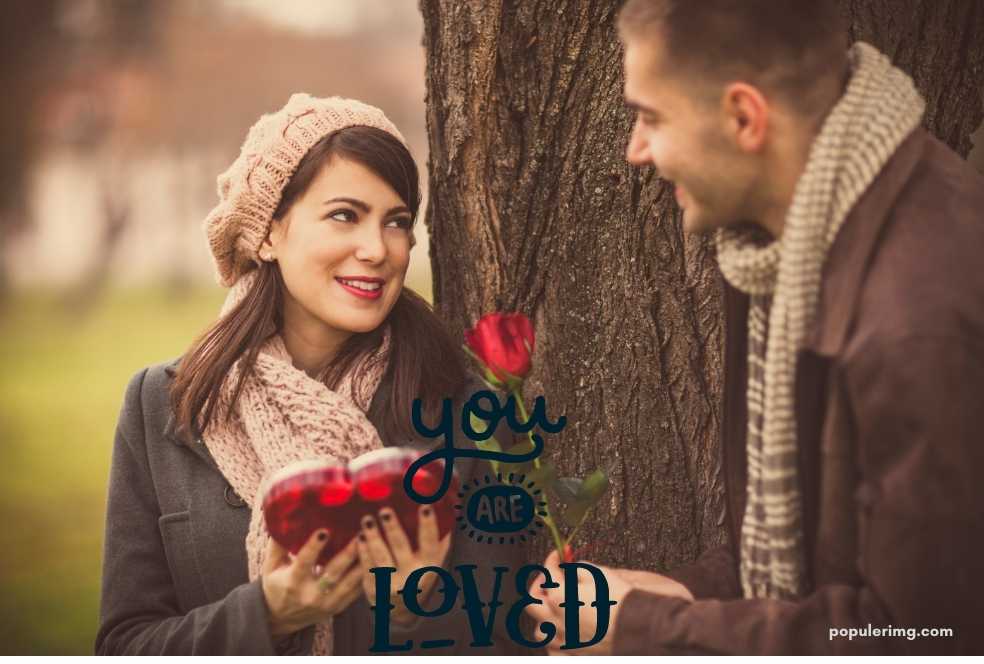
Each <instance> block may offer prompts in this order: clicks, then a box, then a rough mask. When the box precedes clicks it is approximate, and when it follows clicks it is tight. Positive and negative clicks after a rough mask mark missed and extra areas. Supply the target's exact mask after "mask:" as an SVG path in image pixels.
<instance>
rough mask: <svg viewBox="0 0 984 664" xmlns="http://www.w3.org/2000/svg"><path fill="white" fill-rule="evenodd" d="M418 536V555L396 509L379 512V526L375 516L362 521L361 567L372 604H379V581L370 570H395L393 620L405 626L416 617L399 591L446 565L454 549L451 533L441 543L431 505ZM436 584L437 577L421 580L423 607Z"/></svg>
mask: <svg viewBox="0 0 984 664" xmlns="http://www.w3.org/2000/svg"><path fill="white" fill-rule="evenodd" d="M380 526H381V527H382V530H383V532H384V533H385V534H386V540H383V538H382V536H381V535H380V534H379V529H380ZM417 535H418V537H419V542H418V544H419V546H418V547H417V551H416V552H414V551H413V550H412V549H411V548H410V541H409V539H407V534H406V532H405V531H404V530H403V527H402V526H401V525H400V521H399V519H397V517H396V514H395V513H394V512H393V510H392V509H390V508H388V507H384V508H383V509H381V510H379V521H378V522H377V521H376V519H374V518H373V517H371V516H366V517H364V518H363V519H362V534H361V535H359V537H358V538H357V539H358V552H359V563H360V565H361V567H362V575H363V576H362V587H363V589H364V590H365V593H366V597H367V598H368V599H369V604H370V605H373V604H375V603H376V577H375V575H373V573H372V572H370V571H369V570H370V569H372V568H373V567H395V568H396V572H394V573H393V576H392V581H391V585H390V604H393V605H394V606H395V607H396V608H394V609H393V613H392V618H393V620H394V621H395V622H398V623H402V624H404V625H406V624H409V623H411V622H412V621H413V619H414V615H413V614H412V613H411V612H410V611H409V609H407V606H406V604H405V603H404V602H403V600H402V598H401V596H400V595H399V594H398V591H399V590H401V589H402V588H403V586H404V584H406V582H407V577H409V576H410V575H411V574H412V573H413V572H414V570H417V569H419V568H421V567H430V566H437V567H440V566H442V565H444V560H445V558H446V557H447V554H448V549H450V548H451V533H450V532H448V534H447V535H445V536H444V539H443V540H439V539H438V537H439V535H438V529H437V515H436V514H435V513H434V509H433V508H432V507H431V506H430V505H423V506H421V508H420V512H419V521H418V526H417ZM387 542H388V543H389V545H388V546H387ZM435 581H436V577H435V575H434V574H425V575H424V577H423V578H422V579H421V580H420V590H421V593H420V595H419V596H418V597H419V600H418V601H419V602H420V604H421V606H424V603H425V602H426V601H427V598H428V597H429V596H430V592H431V590H432V589H433V587H434V583H435Z"/></svg>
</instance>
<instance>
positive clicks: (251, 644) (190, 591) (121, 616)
mask: <svg viewBox="0 0 984 664" xmlns="http://www.w3.org/2000/svg"><path fill="white" fill-rule="evenodd" d="M177 362H178V360H174V361H172V362H168V363H164V364H158V365H155V366H151V367H148V368H146V369H143V370H141V371H139V372H138V373H137V374H136V375H135V376H133V378H132V379H131V380H130V383H129V385H128V386H127V388H126V395H125V397H124V402H123V407H122V410H121V412H120V417H119V422H118V425H117V428H116V435H115V441H114V444H113V452H112V464H111V468H110V476H109V490H108V500H107V515H106V538H105V544H104V558H103V576H102V597H101V604H100V616H99V630H98V633H97V635H96V641H95V652H96V654H100V655H109V654H161V655H163V654H196V655H205V654H216V655H233V654H243V655H270V654H310V652H311V646H312V643H313V638H314V627H313V626H309V627H307V628H306V629H303V630H301V631H299V632H295V633H294V634H293V635H292V636H291V637H290V638H288V639H285V640H282V641H278V642H275V641H274V639H272V638H271V635H270V629H269V623H268V619H269V609H268V608H267V604H266V600H265V597H264V595H263V589H262V586H261V584H260V580H259V579H256V580H254V581H252V582H250V581H249V580H248V576H247V562H246V550H245V544H244V542H245V537H246V531H247V529H248V526H249V516H250V510H249V509H248V507H247V506H246V505H245V504H244V503H243V501H242V500H241V499H240V498H239V497H238V496H237V495H236V494H235V492H234V491H233V489H232V487H231V486H230V485H229V483H228V482H227V481H226V480H225V478H224V477H223V476H222V473H221V472H220V471H219V469H218V467H217V466H216V464H215V461H214V460H213V459H212V457H211V455H210V454H209V452H208V449H207V448H206V446H205V445H204V444H202V443H200V442H199V439H191V440H189V439H184V438H182V437H180V436H178V435H177V434H176V433H175V420H174V415H173V413H172V410H171V408H170V404H169V400H168V390H169V387H170V384H171V380H172V378H173V373H174V370H175V368H176V366H177ZM386 388H387V381H386V379H384V382H383V384H382V385H381V386H380V389H379V390H378V392H377V395H376V399H379V398H381V395H385V394H386V393H387V389H386ZM479 389H482V383H481V382H479V381H477V380H474V381H472V382H470V384H468V386H467V389H465V390H463V391H462V393H461V394H459V395H457V396H453V395H448V396H451V397H452V398H453V400H454V413H455V426H456V428H455V432H456V433H458V434H459V438H460V433H459V432H460V431H461V429H460V422H459V419H460V412H461V405H462V403H463V401H465V400H467V399H468V398H469V397H470V396H471V394H473V393H474V392H475V391H477V390H479ZM374 410H377V409H375V408H370V413H372V412H373V411H374ZM375 424H377V426H378V422H377V423H375ZM496 435H497V436H499V432H497V434H496ZM384 442H385V443H386V444H387V445H389V444H391V443H390V442H389V441H384ZM421 442H423V441H421ZM430 442H431V443H432V444H433V443H435V442H437V441H430ZM458 444H460V443H458ZM455 467H456V468H457V470H458V473H459V476H460V478H461V480H462V481H467V479H468V478H469V477H471V476H472V475H473V474H475V473H482V474H484V473H487V472H491V471H490V470H489V468H488V465H487V463H486V462H485V461H475V460H473V459H460V460H458V461H457V463H456V465H455ZM451 547H452V548H451V554H450V558H451V559H450V562H449V563H448V565H447V567H446V568H447V569H451V568H453V567H454V566H455V565H460V564H468V563H471V564H475V565H477V566H478V569H477V570H476V578H477V580H478V582H479V588H480V589H481V592H482V593H483V597H485V598H487V597H488V592H489V589H491V587H492V582H493V581H492V578H493V577H492V575H493V571H492V568H493V566H494V565H500V566H501V565H505V566H508V567H509V569H510V574H509V575H507V576H505V577H503V580H502V587H501V595H500V601H501V602H503V605H502V607H501V608H500V609H499V612H498V614H497V616H496V631H495V633H494V634H493V637H492V641H493V644H494V645H493V646H492V647H483V648H472V647H470V645H469V644H470V643H471V642H472V637H471V632H470V629H469V625H468V622H467V617H466V614H465V612H464V611H463V610H461V608H460V602H457V603H456V604H457V606H455V607H454V608H453V609H452V611H451V612H449V613H447V614H445V615H443V616H440V617H437V618H429V619H420V620H418V622H417V624H416V625H414V626H413V627H412V628H407V629H401V628H400V627H399V626H397V625H396V624H394V623H392V622H391V624H390V634H391V637H390V641H391V643H393V644H402V643H404V642H406V641H407V640H408V639H409V640H412V641H413V642H414V649H413V650H411V651H407V652H401V653H399V654H420V652H421V651H420V650H418V648H419V644H420V642H421V641H424V640H427V639H453V640H454V642H455V643H454V645H453V646H451V647H445V648H436V649H430V650H426V651H424V652H426V653H427V654H452V653H453V654H513V653H516V654H519V652H520V651H519V649H518V646H516V645H515V644H514V642H513V641H511V640H510V639H509V637H508V636H507V634H506V633H505V628H504V618H505V612H506V611H507V610H508V608H509V607H510V606H512V604H513V602H514V601H515V598H516V592H515V588H514V587H513V583H512V578H513V577H512V573H514V572H515V570H516V569H517V568H519V567H520V566H522V565H523V564H524V563H525V562H526V560H525V559H524V558H525V555H524V553H523V549H522V548H520V547H519V546H518V545H509V544H508V543H507V544H505V545H499V544H488V543H478V542H476V541H474V540H472V539H470V538H468V537H465V536H464V534H463V533H462V532H461V531H460V530H457V529H456V530H455V531H454V535H453V536H452V545H451ZM454 576H455V577H457V575H456V574H454ZM372 622H373V621H372V612H371V609H370V607H369V604H368V602H367V601H366V598H365V597H364V596H362V597H360V598H359V599H358V600H357V601H356V602H354V603H353V604H352V605H350V606H349V607H348V608H347V609H346V610H345V611H344V612H342V613H341V614H339V615H337V616H336V617H335V621H334V625H335V626H334V630H335V654H339V655H343V654H372V653H370V652H369V651H368V650H369V647H370V645H371V643H372V635H373V632H372Z"/></svg>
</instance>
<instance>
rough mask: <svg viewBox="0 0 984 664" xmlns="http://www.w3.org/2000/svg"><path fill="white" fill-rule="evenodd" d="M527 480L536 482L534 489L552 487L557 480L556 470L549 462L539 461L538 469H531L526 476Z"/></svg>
mask: <svg viewBox="0 0 984 664" xmlns="http://www.w3.org/2000/svg"><path fill="white" fill-rule="evenodd" d="M526 477H527V479H529V480H532V481H533V482H536V488H538V489H544V488H547V487H550V486H552V484H553V482H554V480H556V479H557V469H556V468H554V465H553V464H552V463H550V462H549V461H543V460H541V461H540V467H539V468H533V470H531V471H530V472H528V473H527V474H526Z"/></svg>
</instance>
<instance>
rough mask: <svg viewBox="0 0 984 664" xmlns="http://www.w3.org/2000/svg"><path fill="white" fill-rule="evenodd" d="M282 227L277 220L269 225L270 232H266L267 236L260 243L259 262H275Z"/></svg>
mask: <svg viewBox="0 0 984 664" xmlns="http://www.w3.org/2000/svg"><path fill="white" fill-rule="evenodd" d="M282 231H283V228H282V225H281V223H280V221H279V220H277V219H274V220H273V221H272V222H271V223H270V230H269V231H267V236H266V238H264V240H263V242H261V243H260V250H259V252H257V253H259V255H260V260H264V261H266V262H268V263H269V262H270V261H275V260H277V245H279V244H280V238H281V235H282Z"/></svg>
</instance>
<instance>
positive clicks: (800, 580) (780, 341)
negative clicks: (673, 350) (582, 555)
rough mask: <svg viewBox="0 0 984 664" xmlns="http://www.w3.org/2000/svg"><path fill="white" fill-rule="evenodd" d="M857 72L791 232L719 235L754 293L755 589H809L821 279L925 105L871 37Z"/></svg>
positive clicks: (746, 582) (727, 273)
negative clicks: (802, 361) (854, 213)
mask: <svg viewBox="0 0 984 664" xmlns="http://www.w3.org/2000/svg"><path fill="white" fill-rule="evenodd" d="M849 55H850V61H851V70H852V73H851V79H850V82H849V84H848V87H847V90H846V92H845V94H844V95H843V97H841V99H840V100H839V101H838V103H837V104H836V105H835V106H834V108H833V109H832V110H831V112H830V114H829V115H828V116H827V118H826V120H825V121H824V123H823V127H822V128H821V130H820V133H819V135H818V136H817V138H816V139H815V140H814V142H813V144H812V146H811V148H810V154H809V158H808V161H807V164H806V168H805V170H804V172H803V174H802V176H801V177H800V178H799V180H798V181H797V183H796V189H795V192H794V194H793V200H792V203H791V205H790V208H789V211H788V212H787V215H786V220H785V227H784V229H783V233H782V237H781V239H779V240H777V241H773V242H772V243H771V244H768V245H765V246H762V245H761V243H756V242H755V240H754V238H753V237H752V235H751V233H750V232H748V231H740V230H735V229H723V230H720V231H718V233H717V236H716V238H715V239H716V242H717V251H718V263H719V265H720V267H721V271H722V273H723V274H724V277H725V279H727V280H728V282H729V283H731V284H732V285H733V286H734V287H735V288H737V289H739V290H741V291H742V292H744V293H747V294H749V295H750V296H751V308H750V311H749V317H748V337H749V345H748V442H747V448H748V496H747V505H746V509H745V516H744V521H743V523H742V529H741V565H740V568H741V582H742V588H743V592H744V595H745V597H774V598H794V597H798V596H800V595H801V594H802V593H803V592H804V591H805V579H804V555H805V554H804V551H803V524H802V514H801V504H800V491H799V485H798V477H797V442H796V420H795V414H794V403H793V400H794V394H793V384H794V376H795V370H796V352H797V350H798V349H799V347H800V346H801V345H802V344H803V343H804V342H805V340H806V335H807V333H808V331H809V330H810V328H811V326H812V324H813V322H814V317H815V314H816V307H817V300H818V297H819V293H820V275H821V268H822V267H823V263H824V259H825V258H826V256H827V251H828V250H829V248H830V246H831V244H832V243H833V241H834V238H835V237H836V235H837V231H838V230H839V229H840V227H841V224H842V223H843V222H844V219H845V217H846V216H847V214H848V212H849V211H850V209H851V207H852V206H853V205H854V204H855V202H856V201H857V200H858V198H859V197H860V196H861V194H862V193H863V192H864V191H865V189H866V188H867V187H868V186H869V185H870V184H871V182H872V181H873V180H874V179H875V176H876V175H877V174H878V172H879V171H880V170H881V168H882V167H883V166H884V165H885V163H886V162H887V161H888V159H889V157H891V156H892V154H893V153H894V152H895V150H896V148H897V147H898V146H899V144H900V143H901V142H902V141H903V140H904V139H905V138H906V136H908V135H909V133H910V132H912V131H913V129H915V128H916V127H917V126H918V125H919V123H920V121H921V119H922V115H923V110H924V107H925V104H924V102H923V99H922V97H921V96H920V95H919V93H918V92H917V91H916V89H915V86H914V85H913V83H912V79H910V78H909V76H907V75H906V74H905V73H904V72H902V71H900V70H899V69H896V68H895V67H893V66H892V64H891V62H890V61H889V59H888V58H887V57H885V56H884V55H882V54H881V53H879V52H878V51H877V50H876V49H875V48H874V47H872V46H870V45H869V44H865V43H863V42H858V43H856V44H855V45H854V46H853V47H852V48H851V50H850V54H849Z"/></svg>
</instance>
